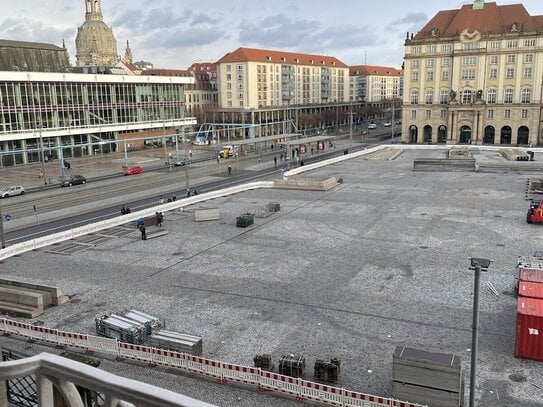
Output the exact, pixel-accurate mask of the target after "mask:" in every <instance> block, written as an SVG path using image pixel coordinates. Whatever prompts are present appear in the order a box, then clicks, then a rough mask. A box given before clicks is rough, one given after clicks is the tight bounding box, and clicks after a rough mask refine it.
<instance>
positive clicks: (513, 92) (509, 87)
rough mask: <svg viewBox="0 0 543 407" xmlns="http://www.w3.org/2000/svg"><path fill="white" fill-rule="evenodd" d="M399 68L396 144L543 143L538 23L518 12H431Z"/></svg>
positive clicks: (541, 19)
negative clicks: (398, 139) (401, 74)
mask: <svg viewBox="0 0 543 407" xmlns="http://www.w3.org/2000/svg"><path fill="white" fill-rule="evenodd" d="M404 65H405V73H404V97H403V119H402V141H403V142H404V143H430V142H431V143H451V144H454V143H474V144H475V143H476V144H483V143H484V144H502V145H541V144H542V143H543V134H539V132H540V129H541V78H542V77H543V16H531V15H530V14H529V13H528V12H527V11H526V9H525V8H524V6H523V5H522V4H511V5H497V4H496V3H486V4H485V3H484V2H483V1H481V0H476V1H475V2H474V4H472V5H464V6H462V8H460V9H458V10H446V11H440V12H438V13H437V14H436V15H435V16H434V17H433V18H432V19H431V20H430V21H429V22H428V23H427V24H426V25H425V26H424V27H423V28H422V29H421V30H420V31H419V32H418V33H417V34H416V35H411V37H409V35H408V38H407V39H406V41H405V64H404Z"/></svg>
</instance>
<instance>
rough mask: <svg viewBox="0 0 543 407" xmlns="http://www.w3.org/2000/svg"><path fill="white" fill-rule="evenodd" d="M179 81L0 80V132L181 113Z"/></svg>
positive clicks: (134, 120)
mask: <svg viewBox="0 0 543 407" xmlns="http://www.w3.org/2000/svg"><path fill="white" fill-rule="evenodd" d="M183 87H184V85H182V84H172V83H169V84H156V83H154V84H147V83H100V82H94V83H77V82H62V83H55V82H5V81H0V131H1V132H2V133H4V135H8V134H10V133H20V132H26V131H32V130H35V129H38V128H39V127H40V126H41V127H42V128H47V129H58V130H60V129H73V128H87V127H95V126H104V125H115V124H118V125H120V124H130V123H140V122H151V121H157V120H158V121H163V120H176V119H180V118H183V117H185V108H184V89H183Z"/></svg>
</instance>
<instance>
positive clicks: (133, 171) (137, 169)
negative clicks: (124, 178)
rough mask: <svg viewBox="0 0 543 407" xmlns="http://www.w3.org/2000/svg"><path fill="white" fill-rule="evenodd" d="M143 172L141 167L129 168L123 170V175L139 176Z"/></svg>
mask: <svg viewBox="0 0 543 407" xmlns="http://www.w3.org/2000/svg"><path fill="white" fill-rule="evenodd" d="M142 172H143V168H141V167H129V168H126V169H125V170H124V175H136V174H141V173H142Z"/></svg>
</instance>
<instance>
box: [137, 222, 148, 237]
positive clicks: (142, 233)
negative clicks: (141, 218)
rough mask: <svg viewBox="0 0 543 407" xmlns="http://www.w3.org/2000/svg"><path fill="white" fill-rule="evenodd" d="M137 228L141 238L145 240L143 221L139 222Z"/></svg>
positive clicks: (145, 233)
mask: <svg viewBox="0 0 543 407" xmlns="http://www.w3.org/2000/svg"><path fill="white" fill-rule="evenodd" d="M138 229H139V230H140V232H141V240H147V232H146V231H145V225H144V224H143V223H140V225H139V226H138Z"/></svg>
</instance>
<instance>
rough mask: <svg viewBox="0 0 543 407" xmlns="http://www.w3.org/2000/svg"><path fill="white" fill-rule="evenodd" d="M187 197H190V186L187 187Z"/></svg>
mask: <svg viewBox="0 0 543 407" xmlns="http://www.w3.org/2000/svg"><path fill="white" fill-rule="evenodd" d="M187 198H190V188H187Z"/></svg>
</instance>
